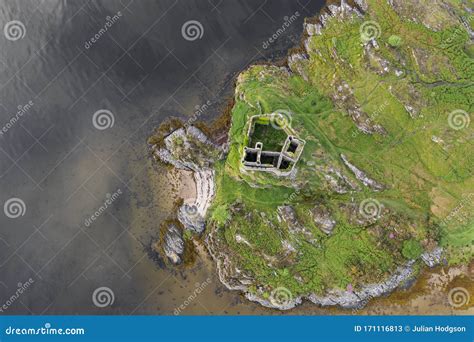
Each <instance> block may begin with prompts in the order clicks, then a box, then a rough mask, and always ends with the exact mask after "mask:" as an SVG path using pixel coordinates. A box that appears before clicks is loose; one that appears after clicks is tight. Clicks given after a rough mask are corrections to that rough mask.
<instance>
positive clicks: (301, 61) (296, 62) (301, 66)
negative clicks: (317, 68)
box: [288, 53, 309, 81]
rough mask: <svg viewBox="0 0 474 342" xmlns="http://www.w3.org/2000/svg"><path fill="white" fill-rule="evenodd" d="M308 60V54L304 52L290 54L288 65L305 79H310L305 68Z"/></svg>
mask: <svg viewBox="0 0 474 342" xmlns="http://www.w3.org/2000/svg"><path fill="white" fill-rule="evenodd" d="M307 61H308V55H306V54H302V53H294V54H292V55H289V56H288V66H289V67H290V70H291V71H292V72H294V73H297V74H299V75H301V77H303V79H304V80H305V81H309V78H308V75H307V74H306V70H305V63H307Z"/></svg>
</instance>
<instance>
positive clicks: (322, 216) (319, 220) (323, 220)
mask: <svg viewBox="0 0 474 342" xmlns="http://www.w3.org/2000/svg"><path fill="white" fill-rule="evenodd" d="M311 215H312V216H313V220H314V223H316V226H317V227H318V228H319V229H321V230H322V231H323V232H324V233H326V234H328V235H329V234H331V233H332V230H333V229H334V227H335V226H336V221H335V220H334V219H333V218H332V217H331V213H330V212H329V210H328V209H327V208H326V207H324V206H322V205H316V206H315V207H314V208H313V209H311Z"/></svg>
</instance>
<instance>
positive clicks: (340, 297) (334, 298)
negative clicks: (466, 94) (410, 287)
mask: <svg viewBox="0 0 474 342" xmlns="http://www.w3.org/2000/svg"><path fill="white" fill-rule="evenodd" d="M414 263H415V262H414V261H413V260H412V261H409V262H408V263H407V264H406V265H404V266H400V267H398V268H397V270H396V271H395V272H394V274H393V275H392V276H391V277H390V278H388V279H387V280H385V281H383V282H381V283H377V284H368V285H365V286H363V287H362V288H361V289H360V290H357V291H343V290H332V291H329V292H328V293H327V294H325V295H324V296H317V295H314V294H312V295H310V296H309V297H308V299H309V300H310V301H311V302H313V303H315V304H319V305H321V306H331V305H338V306H340V307H342V308H346V309H353V308H361V307H363V306H365V305H366V304H367V302H368V301H369V300H371V299H372V298H376V297H380V296H382V295H384V294H387V293H390V292H391V291H393V290H395V289H396V288H397V287H399V286H400V285H402V284H403V283H404V282H406V281H408V280H409V279H410V277H411V276H412V274H413V264H414Z"/></svg>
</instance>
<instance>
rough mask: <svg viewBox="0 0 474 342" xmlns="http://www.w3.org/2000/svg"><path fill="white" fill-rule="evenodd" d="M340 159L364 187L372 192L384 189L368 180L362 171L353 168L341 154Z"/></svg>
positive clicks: (373, 181) (375, 182)
mask: <svg viewBox="0 0 474 342" xmlns="http://www.w3.org/2000/svg"><path fill="white" fill-rule="evenodd" d="M341 159H342V161H343V162H344V164H345V165H346V166H347V167H348V168H349V170H351V171H352V172H353V173H354V175H355V177H356V178H357V179H358V180H359V181H361V182H362V184H364V185H365V186H366V187H368V188H371V189H372V190H374V191H380V190H383V189H385V186H383V185H382V184H380V183H378V182H377V181H375V180H373V179H371V178H369V177H368V176H367V175H366V174H365V172H364V171H362V170H359V169H358V168H357V167H355V166H354V165H353V164H351V163H350V162H349V160H347V157H346V156H345V155H343V154H341Z"/></svg>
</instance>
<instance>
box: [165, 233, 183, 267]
mask: <svg viewBox="0 0 474 342" xmlns="http://www.w3.org/2000/svg"><path fill="white" fill-rule="evenodd" d="M163 249H164V251H165V255H166V256H167V257H168V259H169V260H170V261H171V262H172V263H173V264H175V265H177V264H180V263H181V262H182V255H183V253H184V240H183V237H182V235H181V231H180V230H179V229H178V227H176V225H174V224H170V225H169V226H168V229H167V231H166V235H165V239H164V245H163Z"/></svg>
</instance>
